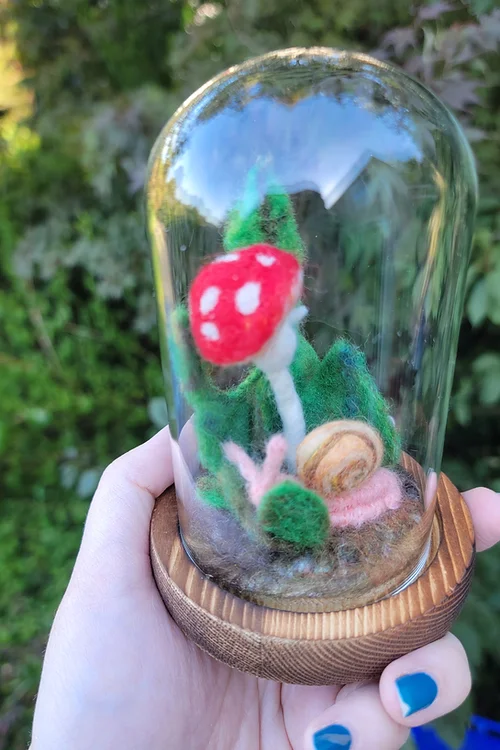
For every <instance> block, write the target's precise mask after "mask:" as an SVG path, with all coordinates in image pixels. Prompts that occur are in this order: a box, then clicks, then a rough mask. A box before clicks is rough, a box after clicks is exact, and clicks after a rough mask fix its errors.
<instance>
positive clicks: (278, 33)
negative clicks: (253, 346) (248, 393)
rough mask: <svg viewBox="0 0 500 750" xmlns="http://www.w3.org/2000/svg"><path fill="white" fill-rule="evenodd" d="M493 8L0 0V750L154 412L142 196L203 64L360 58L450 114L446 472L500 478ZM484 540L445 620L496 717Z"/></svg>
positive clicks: (497, 617) (490, 568)
mask: <svg viewBox="0 0 500 750" xmlns="http://www.w3.org/2000/svg"><path fill="white" fill-rule="evenodd" d="M495 4H496V3H495V0H468V2H463V3H460V2H458V0H457V3H456V6H453V5H452V4H450V3H448V2H439V3H437V4H434V5H427V4H425V3H417V4H416V7H413V10H410V4H409V3H408V2H406V0H383V1H382V2H378V3H373V2H371V0H349V2H346V0H311V1H310V2H308V3H304V2H301V0H225V2H213V3H212V2H210V3H201V2H197V0H191V1H190V2H181V1H180V0H179V1H178V0H148V2H141V3H139V2H136V0H100V1H99V2H97V1H96V2H89V0H65V2H64V3H62V2H60V1H59V0H17V1H16V2H13V0H12V1H11V2H4V3H2V5H1V6H0V14H1V16H0V23H1V27H2V41H1V43H0V76H1V84H2V85H1V92H0V114H1V119H0V139H1V141H0V146H1V151H0V190H1V200H0V264H1V280H0V327H1V328H0V331H1V332H0V365H1V375H0V389H1V401H0V403H1V406H0V488H1V500H0V503H1V505H0V750H2V748H3V749H5V748H9V750H21V749H22V748H25V747H26V745H27V743H28V741H29V725H30V719H31V712H32V707H33V700H34V695H35V692H36V687H37V680H38V674H39V668H40V659H41V654H42V650H43V646H44V642H45V639H46V636H47V632H48V629H49V626H50V622H51V619H52V617H53V614H54V610H55V608H56V606H57V603H58V600H59V598H60V597H61V595H62V592H63V590H64V586H65V584H66V581H67V579H68V575H69V572H70V569H71V566H72V562H73V559H74V556H75V553H76V550H77V548H78V543H79V538H80V534H81V529H82V524H83V521H84V518H85V514H86V510H87V507H88V502H89V499H90V497H91V495H92V492H93V490H94V488H95V486H96V483H97V481H98V477H99V474H100V472H101V470H102V468H103V467H104V466H105V465H106V464H107V463H108V462H109V461H110V460H111V459H112V458H113V457H115V456H117V455H118V454H120V453H122V452H123V451H125V450H127V449H128V448H130V447H132V446H133V445H134V444H136V443H138V442H139V441H142V440H143V439H144V438H146V437H148V436H149V435H150V434H151V433H152V432H153V431H154V430H155V429H157V428H158V427H159V426H161V425H162V424H163V423H164V422H165V409H164V405H163V399H162V382H161V373H160V364H159V361H158V343H157V339H156V331H155V318H154V305H153V293H152V281H151V274H150V267H149V258H148V249H147V243H146V238H145V231H144V223H145V222H144V217H143V210H142V187H143V182H144V174H145V163H146V159H147V155H148V152H149V149H150V147H151V145H152V143H153V140H154V138H155V136H156V134H157V133H158V131H159V130H160V128H161V126H162V125H163V124H164V122H165V121H166V120H167V119H168V117H169V116H170V115H171V114H172V113H173V111H174V109H175V107H176V106H177V105H178V104H179V103H180V102H181V101H182V100H183V99H184V98H185V97H186V96H187V95H188V94H190V93H191V92H192V91H193V90H194V89H195V88H196V87H197V86H199V85H200V84H201V83H203V82H204V81H205V80H206V79H207V78H208V77H209V76H211V75H212V74H215V73H217V72H219V71H220V70H222V69H223V68H225V67H226V66H228V65H230V64H233V63H236V62H239V61H241V60H243V59H245V58H248V57H249V56H253V55H256V54H259V53H262V52H265V51H268V50H271V49H275V48H279V47H284V46H292V45H312V44H322V45H329V46H340V47H344V48H353V49H363V50H366V51H374V50H375V51H376V54H378V55H379V56H382V57H386V58H388V59H391V60H393V61H395V62H397V63H398V64H400V65H403V66H404V67H405V68H406V69H407V70H408V71H409V72H411V73H412V74H413V75H416V76H418V77H420V78H421V79H422V80H423V81H424V82H425V83H427V85H429V86H430V87H432V88H433V89H434V90H435V91H436V92H437V93H438V94H439V95H440V96H441V97H442V98H443V99H444V100H445V101H446V102H447V103H448V104H449V105H450V106H451V107H452V108H453V109H454V110H455V112H456V113H457V114H458V116H459V117H460V119H461V121H462V123H463V124H464V126H465V127H466V129H467V133H468V136H469V138H470V140H471V142H472V145H473V148H474V150H475V153H476V157H477V161H478V170H479V175H480V184H481V202H480V210H479V217H478V224H477V232H476V240H475V245H474V255H473V262H472V266H471V269H470V273H469V282H468V297H467V305H466V315H465V319H464V322H463V327H462V333H461V341H460V354H459V361H458V366H457V371H456V378H455V386H454V396H453V401H452V407H451V414H450V421H449V428H448V438H447V446H446V451H447V460H446V465H445V468H446V469H447V471H448V473H449V474H450V475H451V477H452V478H453V479H454V480H455V481H456V482H457V483H458V484H459V485H460V486H461V487H462V488H464V489H465V488H468V487H471V486H474V485H478V484H483V485H488V486H490V487H493V488H494V489H496V490H500V456H499V452H498V445H499V437H500V427H499V424H500V420H499V415H500V210H499V209H500V150H499V138H500V136H499V133H500V79H499V78H498V72H499V70H500V56H499V49H500V48H499V43H500V11H499V10H496V9H495V7H494V6H495ZM499 573H500V549H499V550H493V551H490V552H488V553H485V554H484V555H482V556H481V559H480V561H479V564H478V572H477V576H476V581H475V584H474V590H473V594H472V596H471V598H470V600H469V603H468V605H467V607H466V610H465V612H464V614H463V615H462V617H461V619H460V621H459V623H458V624H457V627H456V632H457V634H458V635H459V636H460V637H461V638H462V639H463V641H464V643H465V645H466V648H467V651H468V653H469V657H470V660H471V663H472V666H473V669H474V672H475V688H474V693H473V696H472V698H471V701H470V702H469V703H468V705H467V706H466V707H465V708H463V709H462V710H461V711H460V712H457V713H455V714H454V715H452V716H451V717H448V718H447V719H446V720H445V722H444V725H443V727H442V729H443V730H444V731H445V732H446V733H447V735H448V736H452V737H454V738H455V739H457V738H459V737H460V735H461V734H462V732H463V728H464V726H465V721H466V717H467V715H468V713H470V711H471V709H474V710H475V711H476V712H480V713H483V714H484V715H488V716H490V717H491V718H497V719H500V715H499V714H498V706H497V705H496V701H495V695H496V692H497V689H496V683H497V675H498V673H499V672H498V670H499V665H500V641H499V639H498V637H497V636H496V635H495V633H498V628H499V624H500V590H499V588H498V581H499V578H500V576H499Z"/></svg>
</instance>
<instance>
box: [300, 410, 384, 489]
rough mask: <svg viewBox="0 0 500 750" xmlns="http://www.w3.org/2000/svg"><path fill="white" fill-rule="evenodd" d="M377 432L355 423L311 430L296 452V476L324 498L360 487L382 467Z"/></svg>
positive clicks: (323, 426) (341, 421) (339, 422)
mask: <svg viewBox="0 0 500 750" xmlns="http://www.w3.org/2000/svg"><path fill="white" fill-rule="evenodd" d="M383 456H384V446H383V443H382V440H381V438H380V435H379V434H378V432H377V431H376V430H375V429H373V427H370V425H368V424H366V422H358V421H355V420H348V419H346V420H339V421H335V422H327V423H326V424H322V425H320V427H317V428H316V429H315V430H312V432H310V433H309V434H308V435H306V437H305V438H304V440H303V441H302V442H301V443H300V445H299V446H298V448H297V474H298V475H299V478H300V479H301V481H302V482H303V483H304V484H305V485H306V487H310V488H311V489H314V490H316V491H317V492H319V493H320V494H322V495H323V496H326V497H328V496H330V495H339V494H341V493H343V492H349V491H350V490H353V489H355V487H359V485H360V484H362V483H363V482H364V481H365V480H366V479H368V477H369V476H371V475H372V474H373V472H374V471H376V470H377V469H378V468H379V466H380V465H381V463H382V458H383Z"/></svg>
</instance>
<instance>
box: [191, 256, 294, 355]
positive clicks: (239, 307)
mask: <svg viewBox="0 0 500 750" xmlns="http://www.w3.org/2000/svg"><path fill="white" fill-rule="evenodd" d="M301 294H302V269H301V267H300V264H299V262H298V261H297V259H296V258H295V257H294V256H293V255H291V253H287V252H285V251H284V250H278V249H277V248H276V247H273V246H272V245H252V246H251V247H246V248H242V249H241V250H235V251H234V252H231V253H227V254H226V255H221V256H219V257H218V258H216V259H215V260H214V261H213V262H212V263H210V264H209V265H207V266H204V267H203V268H202V269H201V271H200V272H199V274H198V276H197V277H196V278H195V280H194V281H193V283H192V285H191V289H190V292H189V316H190V321H191V331H192V333H193V338H194V341H195V344H196V347H197V349H198V351H199V352H200V354H201V356H202V357H203V358H204V359H206V360H208V361H209V362H212V363H213V364H216V365H226V366H227V365H234V364H239V363H243V362H247V361H249V360H251V359H252V358H253V357H255V356H256V355H257V354H259V352H261V351H262V350H263V349H264V347H265V346H266V344H267V343H268V342H269V341H270V339H271V338H272V336H273V335H274V333H275V331H276V330H277V329H278V328H279V326H280V323H281V322H282V321H283V320H284V318H285V317H286V316H287V315H288V313H289V312H290V310H291V309H292V308H293V307H294V306H295V304H296V303H297V301H298V299H299V297H300V295H301Z"/></svg>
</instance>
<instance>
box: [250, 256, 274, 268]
mask: <svg viewBox="0 0 500 750" xmlns="http://www.w3.org/2000/svg"><path fill="white" fill-rule="evenodd" d="M255 257H256V258H257V262H258V263H260V265H261V266H265V267H266V268H269V266H272V265H273V263H276V258H273V256H272V255H262V253H259V254H258V255H256V256H255Z"/></svg>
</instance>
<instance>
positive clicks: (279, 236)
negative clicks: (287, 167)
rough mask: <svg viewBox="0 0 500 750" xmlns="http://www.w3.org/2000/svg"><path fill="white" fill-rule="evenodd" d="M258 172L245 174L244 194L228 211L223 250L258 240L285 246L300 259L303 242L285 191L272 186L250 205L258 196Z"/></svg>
mask: <svg viewBox="0 0 500 750" xmlns="http://www.w3.org/2000/svg"><path fill="white" fill-rule="evenodd" d="M256 180H257V174H256V172H255V171H252V172H251V173H250V174H249V177H248V185H247V189H246V193H247V195H246V196H245V198H244V200H243V201H241V202H239V203H238V204H237V205H236V206H235V208H234V209H233V211H231V213H230V215H229V219H228V221H227V224H226V229H225V232H224V240H223V244H224V249H225V250H226V252H230V251H231V250H237V249H238V248H241V247H249V246H250V245H255V244H258V243H268V244H270V245H274V246H275V247H277V248H279V249H281V250H288V251H289V252H290V253H292V254H293V255H295V257H296V258H297V259H298V260H299V261H300V262H301V263H303V262H304V261H305V257H306V253H305V248H304V243H303V242H302V239H301V236H300V234H299V230H298V227H297V222H296V220H295V215H294V211H293V206H292V202H291V200H290V197H289V196H288V195H287V193H285V192H283V190H281V189H279V188H277V187H274V188H273V190H274V192H271V193H270V194H269V195H267V196H266V197H265V199H264V201H263V203H262V205H261V206H260V207H257V208H252V207H251V206H252V205H255V202H256V200H257V195H258V193H257V189H256V184H255V183H256Z"/></svg>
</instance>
